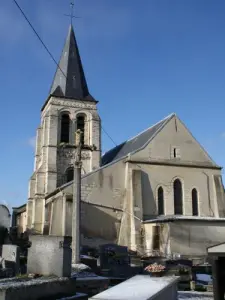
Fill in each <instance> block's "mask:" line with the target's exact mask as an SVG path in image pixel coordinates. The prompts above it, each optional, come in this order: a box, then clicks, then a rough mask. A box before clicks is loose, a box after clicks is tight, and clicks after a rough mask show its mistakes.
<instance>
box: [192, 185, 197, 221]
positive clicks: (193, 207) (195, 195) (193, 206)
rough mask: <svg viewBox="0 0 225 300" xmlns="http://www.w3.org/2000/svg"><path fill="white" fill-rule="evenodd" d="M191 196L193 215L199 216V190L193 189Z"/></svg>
mask: <svg viewBox="0 0 225 300" xmlns="http://www.w3.org/2000/svg"><path fill="white" fill-rule="evenodd" d="M191 197H192V215H193V216H198V192H197V190H196V189H193V190H192V192H191Z"/></svg>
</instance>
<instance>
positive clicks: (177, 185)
mask: <svg viewBox="0 0 225 300" xmlns="http://www.w3.org/2000/svg"><path fill="white" fill-rule="evenodd" d="M173 195H174V214H175V215H182V214H183V191H182V184H181V182H180V180H179V179H176V180H175V181H174V183H173Z"/></svg>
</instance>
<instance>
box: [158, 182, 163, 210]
mask: <svg viewBox="0 0 225 300" xmlns="http://www.w3.org/2000/svg"><path fill="white" fill-rule="evenodd" d="M157 197H158V214H159V215H164V192H163V188H162V187H161V186H160V187H159V188H158V193H157Z"/></svg>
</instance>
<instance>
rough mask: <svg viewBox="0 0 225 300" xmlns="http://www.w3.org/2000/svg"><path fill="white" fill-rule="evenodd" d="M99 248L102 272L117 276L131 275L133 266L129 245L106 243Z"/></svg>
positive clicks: (125, 276)
mask: <svg viewBox="0 0 225 300" xmlns="http://www.w3.org/2000/svg"><path fill="white" fill-rule="evenodd" d="M99 248H100V268H101V273H102V274H104V275H106V276H109V277H117V278H127V277H129V275H130V272H131V268H130V257H129V253H128V248H127V247H125V246H118V245H116V244H105V245H101V246H100V247H99Z"/></svg>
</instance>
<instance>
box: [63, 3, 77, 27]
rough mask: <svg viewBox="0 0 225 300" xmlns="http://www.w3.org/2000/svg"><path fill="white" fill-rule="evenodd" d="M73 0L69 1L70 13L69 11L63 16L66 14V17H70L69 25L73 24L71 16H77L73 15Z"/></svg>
mask: <svg viewBox="0 0 225 300" xmlns="http://www.w3.org/2000/svg"><path fill="white" fill-rule="evenodd" d="M74 5H75V4H74V0H72V1H71V2H70V7H71V13H70V15H65V16H67V17H70V25H72V24H73V18H77V17H76V16H75V15H74Z"/></svg>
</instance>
